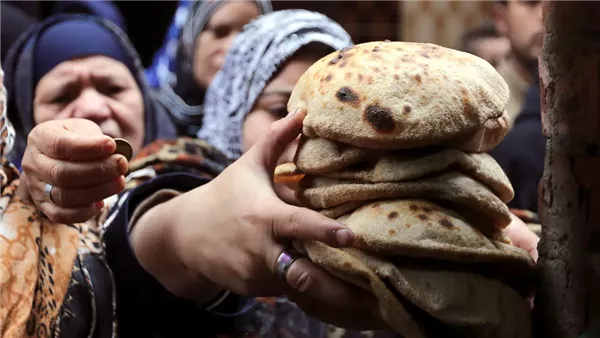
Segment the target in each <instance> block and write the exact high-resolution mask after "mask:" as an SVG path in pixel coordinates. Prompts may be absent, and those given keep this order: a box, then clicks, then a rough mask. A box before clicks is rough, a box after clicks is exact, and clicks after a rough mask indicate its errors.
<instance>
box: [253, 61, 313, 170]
mask: <svg viewBox="0 0 600 338" xmlns="http://www.w3.org/2000/svg"><path fill="white" fill-rule="evenodd" d="M315 61H316V59H307V58H301V59H298V58H292V59H290V60H289V61H288V62H286V64H285V66H284V67H283V68H282V69H281V71H280V72H279V74H278V75H277V76H276V77H274V78H273V79H272V80H271V81H270V82H269V83H268V84H267V86H266V87H265V89H264V90H263V91H262V93H261V94H260V96H259V97H258V99H257V100H256V103H255V104H254V108H253V109H252V111H251V112H250V113H248V115H247V116H246V119H245V120H244V124H243V126H242V135H243V138H242V141H243V147H244V152H246V151H248V149H250V148H252V146H253V145H254V144H255V143H256V141H258V139H259V138H260V137H261V136H263V135H264V134H266V133H267V130H268V128H269V125H271V123H273V122H275V121H277V120H279V119H280V118H283V117H285V116H286V115H287V114H288V111H287V103H288V100H289V98H290V94H291V93H292V90H293V89H294V86H295V85H296V83H297V82H298V80H299V79H300V76H302V74H304V72H306V70H308V68H309V67H310V66H311V65H312V64H313V63H314V62H315ZM297 147H298V143H297V142H294V143H292V144H291V145H290V146H289V147H288V148H287V149H286V151H285V153H284V154H283V155H282V156H281V158H280V159H279V163H278V164H281V163H286V162H291V161H292V160H293V157H294V154H295V152H296V148H297Z"/></svg>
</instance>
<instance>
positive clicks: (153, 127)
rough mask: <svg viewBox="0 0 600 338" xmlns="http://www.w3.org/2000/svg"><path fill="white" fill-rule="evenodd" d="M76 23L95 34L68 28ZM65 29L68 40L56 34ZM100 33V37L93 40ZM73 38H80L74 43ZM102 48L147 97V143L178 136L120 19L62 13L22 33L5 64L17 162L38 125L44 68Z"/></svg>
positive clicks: (14, 157) (62, 32)
mask: <svg viewBox="0 0 600 338" xmlns="http://www.w3.org/2000/svg"><path fill="white" fill-rule="evenodd" d="M74 27H78V28H79V29H82V30H84V29H85V32H87V33H90V34H91V35H90V36H88V37H91V39H85V34H78V33H79V32H75V31H69V30H68V29H67V30H65V28H74ZM84 27H85V28H84ZM59 33H60V34H59ZM63 34H67V35H66V36H63V37H62V40H63V41H66V42H67V43H63V42H58V40H57V39H58V38H60V36H61V35H63ZM96 38H99V40H94V39H96ZM74 41H75V42H76V43H73V42H74ZM98 54H100V55H107V56H109V57H112V58H114V59H116V60H121V62H123V63H124V64H125V65H126V66H127V67H128V68H129V69H130V70H131V71H132V75H133V77H134V78H135V80H136V82H137V84H138V86H139V88H140V91H141V93H142V97H143V101H144V117H145V130H144V131H145V135H144V145H145V144H148V143H150V142H151V141H153V140H155V139H161V138H173V137H175V136H176V133H175V127H174V125H173V123H172V122H171V120H170V119H169V117H168V115H167V113H166V112H165V110H164V109H163V108H162V107H161V106H160V105H159V104H157V103H156V102H155V101H154V99H153V96H152V93H151V91H150V89H149V88H148V86H147V84H146V79H145V76H144V73H143V68H142V65H141V61H140V59H139V56H138V54H137V52H136V51H135V49H134V48H133V46H132V44H131V42H130V41H129V40H128V39H127V37H126V36H125V34H124V33H123V32H122V31H121V30H120V29H119V28H118V27H117V26H116V25H115V24H113V23H112V22H110V21H108V20H105V19H102V18H98V17H94V16H84V15H58V16H54V17H51V18H49V19H47V20H45V21H44V22H42V23H40V24H38V25H35V26H34V27H32V28H31V29H30V30H29V31H28V32H27V33H26V34H24V35H23V36H21V38H20V39H19V40H18V41H17V42H15V44H14V46H13V47H12V48H11V50H10V51H9V54H8V57H7V60H6V62H5V64H4V66H5V71H6V77H5V85H6V88H7V90H8V114H9V115H8V116H9V118H10V120H11V122H12V123H13V125H14V127H15V129H16V131H17V135H16V139H15V144H14V149H13V153H12V154H11V158H10V159H11V160H12V161H13V163H15V164H17V165H18V164H20V161H21V157H22V156H23V152H24V151H25V147H26V140H27V135H28V134H29V132H30V131H31V129H33V127H34V126H35V123H34V119H33V101H34V95H35V87H36V85H37V81H39V79H40V78H41V76H43V73H44V71H46V70H50V69H51V68H50V66H51V65H56V64H58V63H60V62H63V61H67V60H69V59H72V58H73V57H75V56H84V55H98ZM49 68H50V69H49ZM52 68H53V67H52ZM40 75H41V76H40Z"/></svg>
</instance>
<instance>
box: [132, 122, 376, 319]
mask: <svg viewBox="0 0 600 338" xmlns="http://www.w3.org/2000/svg"><path fill="white" fill-rule="evenodd" d="M303 116H304V115H303V113H301V112H300V113H297V114H295V115H293V116H289V117H288V118H286V119H283V120H280V121H278V122H276V123H274V124H273V125H272V126H271V128H270V132H269V134H268V135H265V136H264V137H263V138H262V139H261V140H259V141H258V142H257V144H256V145H255V146H254V147H253V148H252V149H250V150H249V151H248V152H247V153H246V154H245V155H244V156H242V157H241V158H240V159H239V160H238V161H236V162H235V163H234V164H232V165H231V166H230V167H228V168H227V169H226V170H225V171H224V172H223V173H221V175H219V176H218V177H217V178H216V179H214V180H213V181H212V182H210V183H208V184H206V185H204V186H201V187H199V188H197V189H195V190H193V191H190V192H188V193H186V194H183V195H180V196H178V197H175V198H173V199H171V200H170V201H168V202H165V203H163V204H160V205H158V206H156V207H154V208H153V209H154V211H153V214H152V216H148V221H150V219H155V220H156V219H161V218H162V219H164V220H169V219H170V221H169V224H167V225H165V227H166V228H165V230H164V231H163V234H164V235H163V237H164V238H165V241H167V242H169V243H171V244H170V245H168V246H166V247H167V249H166V250H165V251H172V252H174V255H176V256H177V257H178V258H179V261H180V264H179V265H181V266H185V267H187V268H188V269H190V270H192V271H193V273H191V274H190V273H188V274H187V275H188V276H189V275H194V276H202V277H201V278H207V279H208V280H210V281H211V282H212V283H214V284H216V285H219V286H220V287H221V288H224V289H227V290H230V291H232V292H234V293H236V294H240V295H249V296H271V295H281V294H291V295H293V296H294V298H295V299H297V300H298V302H299V303H301V304H302V305H303V306H304V307H306V308H309V309H310V312H311V314H312V315H314V316H315V317H317V318H318V317H322V318H325V319H326V320H328V321H334V320H335V318H344V317H346V318H347V319H349V321H346V322H345V323H346V324H349V323H350V321H359V317H363V318H364V317H365V316H364V312H362V311H363V309H365V308H368V306H367V305H366V304H367V303H369V302H372V301H374V300H373V298H372V296H371V295H370V294H368V293H367V292H366V291H364V290H362V289H359V288H357V287H355V286H353V285H350V284H348V283H346V282H344V281H342V280H340V279H338V278H335V277H333V276H332V275H330V274H329V273H328V272H326V271H325V270H322V269H321V268H318V267H317V266H315V265H314V264H312V263H311V262H310V261H309V260H308V259H307V258H304V257H301V258H298V259H297V260H295V261H294V262H293V263H292V264H291V265H290V267H289V269H288V270H287V273H286V274H285V277H284V278H279V277H278V276H276V261H277V259H278V257H279V256H280V255H281V253H282V252H284V250H285V251H288V250H289V249H290V248H291V244H290V243H291V241H292V240H307V241H308V240H315V241H320V242H324V243H327V244H328V245H331V246H336V247H339V246H347V245H350V244H351V243H352V241H353V238H354V236H353V234H352V232H351V230H350V229H349V228H347V227H346V226H345V225H343V224H341V223H339V222H337V221H335V220H332V219H329V218H327V217H324V216H322V215H320V214H319V213H317V212H315V211H312V210H309V209H304V208H299V207H296V206H292V205H289V204H286V203H284V202H282V201H281V199H280V198H278V196H277V194H276V193H275V191H274V187H273V184H272V175H273V172H274V168H275V166H276V164H277V162H278V159H279V157H280V155H281V154H282V152H283V151H284V149H285V148H286V147H287V145H288V144H289V143H290V142H292V141H293V140H294V139H295V137H296V136H297V135H298V134H299V132H300V130H301V128H302V118H303ZM157 208H161V209H162V211H159V209H157ZM174 210H176V212H173V211H174ZM151 211H152V210H151ZM159 214H162V215H163V216H162V217H161V216H160V215H159ZM146 215H148V213H146V214H145V215H144V216H143V217H145V216H146ZM165 215H168V216H165ZM156 216H158V218H157V217H156ZM140 225H142V226H144V225H143V224H142V219H140V220H139V221H138V222H137V223H136V226H135V227H134V232H135V231H139V230H135V229H136V228H138V227H139V226H140ZM136 236H138V235H135V234H132V238H135V237H136ZM136 241H137V240H136ZM139 243H142V240H141V239H140V240H139ZM137 252H139V251H137ZM142 256H143V255H142ZM138 257H139V255H138ZM146 261H148V260H146ZM150 270H152V269H150ZM170 275H171V276H172V275H173V274H172V273H170ZM180 275H181V276H184V275H186V274H180ZM155 276H156V275H155ZM168 278H169V277H165V280H166V279H168ZM201 278H199V279H201ZM159 280H160V278H159ZM174 284H179V285H191V284H192V283H182V282H181V281H180V282H177V283H174ZM171 285H173V284H171ZM166 287H167V288H168V289H169V290H171V291H172V292H173V291H175V293H176V294H177V287H176V286H174V287H169V286H168V285H167V286H166ZM183 289H184V288H180V289H179V290H182V291H181V293H182V294H181V295H183V293H184V291H183ZM186 296H187V297H189V294H188V295H186ZM369 304H370V303H369ZM332 309H335V311H337V312H335V314H336V315H335V316H334V317H335V318H332V316H331V312H330V311H332ZM353 312H355V313H356V314H358V313H360V315H357V316H352V318H350V317H348V316H345V315H347V314H351V313H353ZM359 322H361V321H359ZM361 324H365V325H366V326H371V327H380V326H381V324H380V323H379V322H378V321H375V320H373V321H372V322H370V323H365V321H364V320H362V322H361Z"/></svg>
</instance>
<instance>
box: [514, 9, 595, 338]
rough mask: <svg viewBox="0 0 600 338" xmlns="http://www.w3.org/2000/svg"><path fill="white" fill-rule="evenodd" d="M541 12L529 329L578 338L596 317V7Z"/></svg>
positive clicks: (559, 337) (553, 337) (552, 337)
mask: <svg viewBox="0 0 600 338" xmlns="http://www.w3.org/2000/svg"><path fill="white" fill-rule="evenodd" d="M543 6H544V7H543V8H544V9H543V11H544V24H545V27H546V37H545V39H544V46H543V48H542V54H541V56H540V84H541V100H542V123H543V126H544V134H545V135H546V137H547V138H548V141H547V146H546V163H545V172H544V176H543V178H542V181H541V182H540V217H541V220H542V229H543V231H542V236H541V237H542V239H541V242H540V259H539V263H538V266H539V268H540V285H539V289H538V291H537V294H536V299H535V310H534V328H535V336H536V337H538V338H542V337H543V338H571V337H573V338H577V337H580V336H581V335H582V334H583V333H584V332H586V331H588V330H590V329H591V328H592V325H597V324H598V320H599V319H600V297H599V295H600V255H599V253H600V2H595V1H548V2H546V3H544V4H543ZM525 146H526V145H525Z"/></svg>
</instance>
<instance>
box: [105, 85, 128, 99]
mask: <svg viewBox="0 0 600 338" xmlns="http://www.w3.org/2000/svg"><path fill="white" fill-rule="evenodd" d="M123 90H124V88H123V87H121V86H117V85H110V86H106V87H105V88H103V89H102V92H103V93H104V94H105V95H108V96H113V95H117V94H119V93H120V92H122V91H123Z"/></svg>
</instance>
